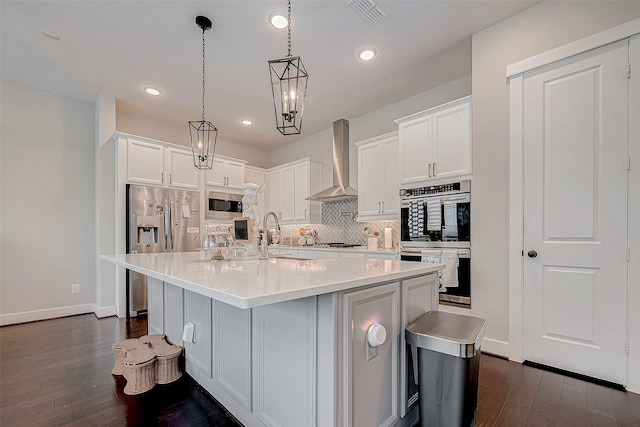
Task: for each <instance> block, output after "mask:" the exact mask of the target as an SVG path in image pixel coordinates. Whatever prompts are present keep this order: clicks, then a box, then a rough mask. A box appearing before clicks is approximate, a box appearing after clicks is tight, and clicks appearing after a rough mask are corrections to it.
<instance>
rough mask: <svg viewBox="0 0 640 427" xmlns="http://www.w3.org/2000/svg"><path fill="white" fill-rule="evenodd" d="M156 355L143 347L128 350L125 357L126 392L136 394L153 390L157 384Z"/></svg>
mask: <svg viewBox="0 0 640 427" xmlns="http://www.w3.org/2000/svg"><path fill="white" fill-rule="evenodd" d="M155 365H156V355H155V353H154V352H153V350H150V349H148V348H145V347H141V348H138V349H135V350H129V351H127V356H126V357H125V358H124V378H125V379H126V380H127V385H126V386H125V387H124V392H125V394H128V395H135V394H140V393H144V392H145V391H149V390H151V389H152V388H153V387H154V386H155V385H156V366H155Z"/></svg>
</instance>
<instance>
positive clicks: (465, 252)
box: [400, 248, 471, 258]
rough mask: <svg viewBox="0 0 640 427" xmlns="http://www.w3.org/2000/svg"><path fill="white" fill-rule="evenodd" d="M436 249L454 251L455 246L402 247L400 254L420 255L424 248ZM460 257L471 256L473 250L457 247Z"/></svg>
mask: <svg viewBox="0 0 640 427" xmlns="http://www.w3.org/2000/svg"><path fill="white" fill-rule="evenodd" d="M423 249H424V250H436V251H453V250H456V249H453V248H416V249H400V256H402V255H413V256H415V255H420V254H422V250H423ZM457 252H458V258H471V250H469V249H457Z"/></svg>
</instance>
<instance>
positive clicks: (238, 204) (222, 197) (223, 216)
mask: <svg viewBox="0 0 640 427" xmlns="http://www.w3.org/2000/svg"><path fill="white" fill-rule="evenodd" d="M238 216H242V194H232V193H222V192H218V191H209V192H207V197H206V198H205V214H204V217H205V219H214V220H225V221H231V220H232V219H233V218H235V217H238Z"/></svg>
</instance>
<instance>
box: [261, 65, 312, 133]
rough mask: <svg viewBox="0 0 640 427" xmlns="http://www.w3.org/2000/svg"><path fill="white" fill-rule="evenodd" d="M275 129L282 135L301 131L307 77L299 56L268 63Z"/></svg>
mask: <svg viewBox="0 0 640 427" xmlns="http://www.w3.org/2000/svg"><path fill="white" fill-rule="evenodd" d="M269 70H270V73H271V90H272V92H273V109H274V111H275V115H276V127H277V129H278V130H279V131H280V132H281V133H282V134H283V135H295V134H299V133H301V131H302V117H303V115H304V104H305V98H306V96H307V81H308V77H309V75H308V74H307V70H306V69H305V68H304V64H303V63H302V60H301V59H300V57H299V56H288V57H286V58H282V59H274V60H271V61H269Z"/></svg>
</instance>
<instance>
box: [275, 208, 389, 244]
mask: <svg viewBox="0 0 640 427" xmlns="http://www.w3.org/2000/svg"><path fill="white" fill-rule="evenodd" d="M357 213H358V201H357V200H341V201H338V202H324V203H323V204H322V224H296V225H283V226H281V229H282V236H283V237H291V238H292V240H293V241H294V242H295V241H297V239H298V237H299V236H300V234H299V229H300V227H302V226H305V225H308V226H309V227H310V228H312V229H315V230H316V231H317V232H318V241H319V242H320V243H333V242H340V243H352V244H357V245H366V244H367V233H365V232H364V228H365V227H368V228H369V230H370V231H371V232H373V231H377V232H378V234H379V236H378V246H379V247H380V248H382V247H384V229H385V228H387V227H388V228H391V234H392V238H393V245H392V246H393V247H394V248H395V247H397V245H398V241H399V237H400V227H399V224H398V221H370V222H356V221H355V218H356V217H357Z"/></svg>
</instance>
